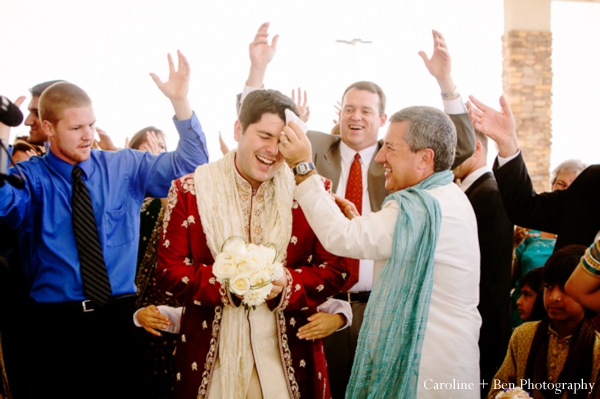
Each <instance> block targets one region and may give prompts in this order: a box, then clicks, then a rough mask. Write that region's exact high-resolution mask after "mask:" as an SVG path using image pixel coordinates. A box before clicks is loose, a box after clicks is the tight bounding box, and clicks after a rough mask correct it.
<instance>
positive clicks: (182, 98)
mask: <svg viewBox="0 0 600 399" xmlns="http://www.w3.org/2000/svg"><path fill="white" fill-rule="evenodd" d="M167 59H168V61H169V79H168V80H167V81H166V82H163V81H162V80H160V78H159V77H158V76H157V75H156V74H154V73H150V76H151V77H152V80H154V83H156V86H157V87H158V88H159V89H160V91H162V92H163V94H164V95H165V96H167V98H168V99H169V100H171V103H172V104H173V108H174V109H175V116H176V117H177V119H178V120H185V119H189V118H191V117H192V109H191V107H190V106H189V102H188V98H187V95H188V91H189V87H190V64H189V63H188V61H187V59H186V58H185V56H184V55H183V54H182V53H181V51H179V50H177V69H175V65H174V64H173V59H172V58H171V54H167Z"/></svg>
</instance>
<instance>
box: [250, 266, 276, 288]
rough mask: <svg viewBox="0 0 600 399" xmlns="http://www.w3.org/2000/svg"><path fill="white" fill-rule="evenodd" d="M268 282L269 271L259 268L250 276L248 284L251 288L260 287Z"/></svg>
mask: <svg viewBox="0 0 600 399" xmlns="http://www.w3.org/2000/svg"><path fill="white" fill-rule="evenodd" d="M270 282H271V273H270V272H269V270H265V269H263V270H259V271H257V272H255V273H253V274H252V275H251V276H250V285H251V286H252V289H253V290H255V289H258V288H261V287H263V286H264V285H265V284H268V283H270Z"/></svg>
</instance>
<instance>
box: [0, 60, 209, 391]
mask: <svg viewBox="0 0 600 399" xmlns="http://www.w3.org/2000/svg"><path fill="white" fill-rule="evenodd" d="M178 58H179V59H178V61H179V62H178V64H179V65H178V68H177V69H175V67H174V64H173V61H172V59H171V57H170V56H169V79H168V80H167V81H166V82H162V81H161V80H160V79H159V78H158V77H157V76H156V75H154V74H151V76H152V79H153V80H154V81H155V82H156V84H157V86H158V88H159V89H160V90H161V91H162V92H163V93H164V94H165V96H167V97H168V98H169V100H171V103H172V104H173V108H174V110H175V117H174V119H173V120H174V122H175V126H176V127H177V130H178V132H179V135H180V141H179V145H178V147H177V149H176V150H175V152H171V153H163V154H160V155H157V156H155V155H151V154H149V153H143V152H140V151H134V150H129V149H126V150H122V151H118V152H112V151H97V150H92V143H93V140H94V132H95V129H94V124H95V122H96V118H95V116H94V110H93V108H92V104H91V100H90V99H89V97H88V96H87V94H86V93H85V92H84V91H83V90H81V89H80V88H79V87H77V86H75V85H73V84H71V83H66V82H62V83H56V84H55V85H53V86H51V87H50V88H48V89H47V90H46V91H44V93H43V94H42V96H41V97H40V103H39V108H40V119H41V120H42V125H43V128H44V131H45V132H46V134H47V135H48V137H49V140H50V151H49V153H48V154H47V155H46V156H45V157H34V158H32V160H30V161H27V162H23V163H20V164H19V165H20V167H21V169H22V171H23V173H24V175H25V177H26V182H25V187H24V188H23V189H15V188H13V187H11V186H9V185H4V186H3V187H1V188H0V223H3V224H6V225H8V226H10V227H12V228H15V229H17V231H18V235H19V241H20V256H21V260H22V263H23V267H24V269H25V270H24V271H25V274H26V277H27V280H28V283H29V287H30V297H31V298H32V299H33V302H34V303H33V305H32V307H31V321H32V325H31V326H30V328H29V330H30V332H31V338H30V339H31V341H32V342H31V345H32V348H33V353H34V355H33V357H32V359H31V378H32V389H33V397H42V396H48V395H50V396H52V397H54V396H55V395H59V396H60V397H62V398H67V397H78V398H91V397H111V398H115V397H139V394H140V392H141V390H140V385H138V382H139V381H137V378H136V373H135V367H134V362H135V352H134V351H133V350H132V348H133V347H134V346H135V345H134V342H133V335H132V330H133V324H132V321H131V320H132V319H131V317H132V313H133V311H134V300H135V294H136V291H137V289H136V286H135V284H134V280H135V273H136V257H137V250H138V239H139V222H140V220H139V209H140V206H141V204H142V201H143V200H144V198H145V197H148V196H151V197H166V196H167V193H168V190H169V187H170V184H171V180H173V179H175V178H177V177H179V176H182V175H184V174H186V173H189V172H191V171H193V170H194V169H195V168H196V166H198V165H200V164H203V163H206V162H207V161H208V151H207V148H206V141H205V137H204V133H203V132H202V129H201V126H200V123H199V121H198V119H197V117H196V115H195V114H194V112H193V111H192V109H191V107H190V104H189V102H188V99H187V93H188V87H189V76H190V68H189V64H188V63H187V60H186V59H185V57H184V56H183V55H182V54H181V53H180V52H178ZM75 166H79V167H80V168H81V170H82V171H83V172H82V176H81V178H82V180H83V181H84V183H85V185H86V186H87V188H88V190H89V193H90V197H91V202H92V207H93V212H94V217H95V221H96V227H97V231H98V238H99V241H100V247H101V250H102V253H103V256H104V261H105V264H106V271H107V274H108V278H109V282H110V289H111V292H112V293H111V296H110V298H109V300H108V303H107V304H106V305H105V306H100V305H99V304H96V303H94V301H90V300H89V298H88V297H87V296H86V294H85V292H84V285H83V281H82V274H81V265H80V261H79V259H80V254H79V252H78V249H77V248H78V247H77V245H76V237H75V232H74V228H73V224H72V208H71V197H72V187H73V183H72V182H73V179H72V177H71V176H72V171H73V169H74V167H75ZM10 173H16V171H15V170H10ZM57 397H58V396H57Z"/></svg>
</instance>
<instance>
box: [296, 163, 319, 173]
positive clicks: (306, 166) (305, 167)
mask: <svg viewBox="0 0 600 399" xmlns="http://www.w3.org/2000/svg"><path fill="white" fill-rule="evenodd" d="M314 168H315V166H314V165H313V164H312V162H302V163H299V164H298V165H296V168H295V172H296V174H297V175H300V176H302V175H305V174H307V173H308V172H310V171H311V170H313V169H314Z"/></svg>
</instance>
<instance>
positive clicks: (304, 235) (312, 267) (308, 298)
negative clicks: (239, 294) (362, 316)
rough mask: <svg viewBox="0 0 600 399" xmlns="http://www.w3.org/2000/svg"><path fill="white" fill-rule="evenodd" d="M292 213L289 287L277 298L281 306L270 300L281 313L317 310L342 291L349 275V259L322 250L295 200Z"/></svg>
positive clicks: (288, 255)
mask: <svg viewBox="0 0 600 399" xmlns="http://www.w3.org/2000/svg"><path fill="white" fill-rule="evenodd" d="M292 213H293V217H294V221H293V226H292V237H291V240H290V244H289V246H288V252H287V258H286V272H287V273H286V276H287V280H288V285H287V287H286V288H285V290H284V291H283V293H282V295H281V296H280V297H278V298H277V299H279V301H278V303H276V304H275V303H274V301H269V303H268V304H269V307H270V308H272V309H273V307H274V305H276V306H277V307H276V309H279V310H301V309H304V308H313V307H317V306H319V305H320V304H322V303H323V302H325V301H326V300H327V298H328V297H331V296H333V295H335V294H337V293H339V292H340V290H341V289H342V287H343V286H344V283H345V281H346V279H347V278H348V277H349V273H350V272H349V268H348V266H349V265H348V261H347V259H346V258H342V257H339V256H335V255H332V254H331V253H329V252H327V251H326V250H325V248H323V246H322V245H321V243H320V242H319V240H318V239H317V237H316V236H315V234H314V232H313V231H312V230H311V228H310V226H309V225H308V222H307V220H306V217H305V216H304V213H303V212H302V209H300V207H299V206H298V204H297V203H296V201H294V209H293V210H292Z"/></svg>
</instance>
